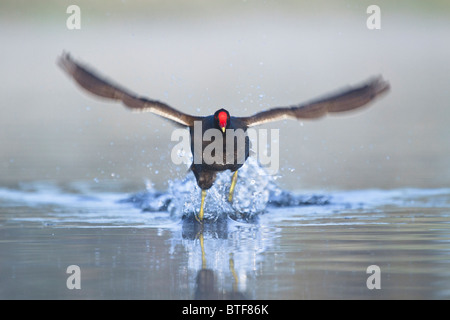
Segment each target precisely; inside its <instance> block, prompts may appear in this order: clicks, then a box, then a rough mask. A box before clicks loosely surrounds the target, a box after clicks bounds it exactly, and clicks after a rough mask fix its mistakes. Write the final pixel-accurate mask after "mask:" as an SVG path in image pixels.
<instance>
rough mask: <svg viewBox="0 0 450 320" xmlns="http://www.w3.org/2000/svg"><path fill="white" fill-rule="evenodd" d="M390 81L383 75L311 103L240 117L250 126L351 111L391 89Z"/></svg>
mask: <svg viewBox="0 0 450 320" xmlns="http://www.w3.org/2000/svg"><path fill="white" fill-rule="evenodd" d="M389 88H390V86H389V83H388V82H386V81H384V80H383V79H382V77H381V76H378V77H376V78H372V79H370V80H369V81H367V82H365V83H364V84H362V85H359V86H357V87H354V88H349V89H347V90H343V91H341V92H339V93H335V94H331V95H329V96H327V97H324V98H320V99H317V100H314V101H312V102H309V103H305V104H301V105H294V106H290V107H279V108H273V109H269V110H266V111H262V112H259V113H256V114H254V115H253V116H250V117H239V118H238V119H239V120H241V121H244V123H246V124H247V126H248V127H253V126H256V125H260V124H263V123H268V122H273V121H278V120H283V119H315V118H320V117H322V116H324V115H326V114H327V113H334V112H344V111H350V110H353V109H356V108H359V107H362V106H364V105H366V104H367V103H369V102H371V101H373V100H374V99H375V98H377V97H379V96H380V95H381V94H383V93H386V92H387V91H388V90H389Z"/></svg>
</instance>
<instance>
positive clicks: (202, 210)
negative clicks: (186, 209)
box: [195, 190, 206, 223]
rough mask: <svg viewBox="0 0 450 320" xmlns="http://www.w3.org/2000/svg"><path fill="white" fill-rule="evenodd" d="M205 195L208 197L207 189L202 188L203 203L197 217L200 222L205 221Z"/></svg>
mask: <svg viewBox="0 0 450 320" xmlns="http://www.w3.org/2000/svg"><path fill="white" fill-rule="evenodd" d="M205 197H206V190H202V203H201V204H200V212H199V213H198V217H197V216H196V217H195V218H196V219H197V221H198V222H200V223H202V222H203V212H204V206H205Z"/></svg>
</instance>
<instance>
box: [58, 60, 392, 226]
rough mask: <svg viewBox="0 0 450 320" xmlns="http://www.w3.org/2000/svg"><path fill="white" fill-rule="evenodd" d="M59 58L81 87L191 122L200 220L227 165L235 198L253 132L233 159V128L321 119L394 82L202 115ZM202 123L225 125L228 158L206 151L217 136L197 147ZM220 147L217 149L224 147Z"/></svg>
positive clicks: (375, 82)
mask: <svg viewBox="0 0 450 320" xmlns="http://www.w3.org/2000/svg"><path fill="white" fill-rule="evenodd" d="M58 64H59V66H60V67H61V68H62V69H63V70H64V71H65V72H66V73H67V74H68V75H70V76H71V77H72V78H73V79H74V80H75V81H76V82H77V83H78V84H79V85H80V86H81V87H83V88H84V89H86V90H87V91H89V92H91V93H93V94H94V95H97V96H100V97H104V98H107V99H111V100H117V101H121V102H122V103H123V104H124V105H125V106H126V107H128V108H130V109H132V110H135V111H141V112H146V111H148V112H152V113H154V114H157V115H159V116H161V117H163V118H166V119H169V120H171V121H172V122H174V123H175V124H177V125H181V126H183V127H188V128H189V131H190V134H191V151H192V153H193V155H194V161H193V163H192V165H191V170H192V171H193V173H194V175H195V178H196V179H197V184H198V186H199V187H200V188H201V189H202V193H201V206H200V211H199V214H198V220H199V221H200V222H202V221H203V210H204V201H205V197H206V191H207V190H208V189H209V188H211V186H212V185H213V184H214V181H215V179H216V174H217V173H218V172H220V171H225V170H230V171H231V172H233V176H232V180H231V186H230V192H229V197H228V200H229V201H230V202H232V200H233V192H234V188H235V185H236V181H237V171H238V169H239V168H240V167H242V165H243V163H244V162H245V160H246V159H247V158H248V155H249V141H248V137H245V140H244V141H245V143H244V146H243V147H242V145H241V147H239V143H234V148H233V150H231V160H232V161H229V160H230V159H229V158H228V159H226V154H227V152H226V151H227V150H226V149H227V148H226V141H227V134H226V133H227V129H233V130H234V131H237V129H242V131H243V132H244V133H245V132H246V130H247V128H249V127H253V126H256V125H260V124H264V123H268V122H272V121H278V120H282V119H315V118H320V117H322V116H325V115H326V114H327V113H335V112H343V111H350V110H353V109H356V108H359V107H362V106H364V105H366V104H367V103H369V102H371V101H372V100H374V99H375V98H377V97H378V96H380V95H381V94H383V93H386V92H387V91H388V90H389V88H390V86H389V83H388V82H386V81H384V80H383V79H382V77H381V76H378V77H374V78H371V79H369V80H368V81H366V82H365V83H363V84H361V85H359V86H356V87H353V88H347V89H345V90H342V91H340V92H338V93H335V94H331V95H328V96H327V97H324V98H319V99H316V100H313V101H311V102H308V103H304V104H298V105H293V106H288V107H278V108H273V109H269V110H266V111H261V112H258V113H256V114H254V115H252V116H249V117H233V116H230V113H229V112H228V111H227V110H225V109H220V110H217V111H216V112H215V113H214V115H211V116H205V117H199V116H192V115H189V114H186V113H183V112H181V111H178V110H176V109H174V108H172V107H170V106H169V105H167V104H165V103H163V102H160V101H157V100H150V99H147V98H144V97H140V96H138V95H136V94H135V93H133V92H131V91H128V90H127V89H125V88H122V87H121V86H119V85H117V84H114V83H113V82H112V81H110V80H107V79H105V78H103V77H101V76H99V75H97V74H95V73H94V72H93V71H91V70H90V69H89V68H87V67H86V66H84V65H82V64H80V63H78V62H76V61H74V60H73V59H72V57H71V56H70V55H69V54H68V53H64V54H63V55H62V56H61V57H60V58H59V60H58ZM196 123H197V124H201V132H197V134H199V135H200V134H201V136H200V137H203V134H204V133H205V132H206V131H207V130H208V129H217V130H219V131H220V133H221V134H222V138H223V161H214V159H216V160H217V158H215V154H213V153H211V155H210V156H208V155H206V156H203V155H204V151H206V150H205V149H206V148H208V146H209V145H210V144H211V143H212V141H204V140H201V146H202V147H201V149H198V150H197V149H196V148H195V143H196V141H198V140H196V139H197V138H196V137H197V136H196V133H195V130H194V128H195V124H196ZM233 139H235V140H236V139H237V137H234V138H233ZM235 142H236V141H235ZM238 142H239V141H238ZM215 151H216V152H217V151H218V150H215ZM219 151H220V150H219ZM199 153H201V154H200V155H201V157H200V161H196V155H197V156H198V155H199ZM239 154H240V156H239ZM220 159H222V158H220Z"/></svg>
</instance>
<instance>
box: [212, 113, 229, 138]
mask: <svg viewBox="0 0 450 320" xmlns="http://www.w3.org/2000/svg"><path fill="white" fill-rule="evenodd" d="M214 121H215V123H216V125H217V126H218V127H219V128H220V130H222V132H224V133H225V130H226V128H227V127H228V126H229V125H230V113H229V112H228V111H227V110H225V109H219V110H217V111H216V112H215V113H214Z"/></svg>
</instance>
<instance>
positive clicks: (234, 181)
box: [228, 170, 238, 202]
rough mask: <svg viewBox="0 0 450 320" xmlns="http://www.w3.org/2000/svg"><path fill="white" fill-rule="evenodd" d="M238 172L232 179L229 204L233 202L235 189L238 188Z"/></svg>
mask: <svg viewBox="0 0 450 320" xmlns="http://www.w3.org/2000/svg"><path fill="white" fill-rule="evenodd" d="M237 173H238V172H237V170H236V171H235V172H234V174H233V178H231V187H230V194H229V195H228V202H233V193H234V187H235V186H236V182H237Z"/></svg>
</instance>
